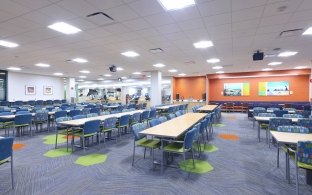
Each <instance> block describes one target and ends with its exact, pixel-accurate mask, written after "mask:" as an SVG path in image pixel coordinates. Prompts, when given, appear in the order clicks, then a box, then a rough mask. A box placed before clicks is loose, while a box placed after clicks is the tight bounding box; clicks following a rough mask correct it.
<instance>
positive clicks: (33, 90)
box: [25, 85, 36, 95]
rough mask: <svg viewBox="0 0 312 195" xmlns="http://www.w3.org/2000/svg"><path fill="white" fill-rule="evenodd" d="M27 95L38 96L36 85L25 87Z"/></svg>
mask: <svg viewBox="0 0 312 195" xmlns="http://www.w3.org/2000/svg"><path fill="white" fill-rule="evenodd" d="M25 94H26V95H36V87H35V86H34V85H25Z"/></svg>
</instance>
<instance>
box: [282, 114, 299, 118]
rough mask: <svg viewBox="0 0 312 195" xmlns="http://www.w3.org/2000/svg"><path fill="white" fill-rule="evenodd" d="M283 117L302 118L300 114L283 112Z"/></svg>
mask: <svg viewBox="0 0 312 195" xmlns="http://www.w3.org/2000/svg"><path fill="white" fill-rule="evenodd" d="M283 118H303V117H302V115H301V114H284V115H283Z"/></svg>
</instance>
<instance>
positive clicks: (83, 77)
mask: <svg viewBox="0 0 312 195" xmlns="http://www.w3.org/2000/svg"><path fill="white" fill-rule="evenodd" d="M79 78H81V79H85V78H87V76H83V75H82V76H79Z"/></svg>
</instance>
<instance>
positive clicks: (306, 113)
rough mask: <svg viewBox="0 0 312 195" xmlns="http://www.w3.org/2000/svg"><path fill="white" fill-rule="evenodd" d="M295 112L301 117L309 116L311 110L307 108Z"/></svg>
mask: <svg viewBox="0 0 312 195" xmlns="http://www.w3.org/2000/svg"><path fill="white" fill-rule="evenodd" d="M296 114H300V115H302V117H303V118H309V116H310V114H311V111H309V110H297V111H296Z"/></svg>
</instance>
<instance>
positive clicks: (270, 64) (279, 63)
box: [268, 62, 282, 66]
mask: <svg viewBox="0 0 312 195" xmlns="http://www.w3.org/2000/svg"><path fill="white" fill-rule="evenodd" d="M281 64H282V62H270V63H268V65H269V66H277V65H281Z"/></svg>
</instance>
